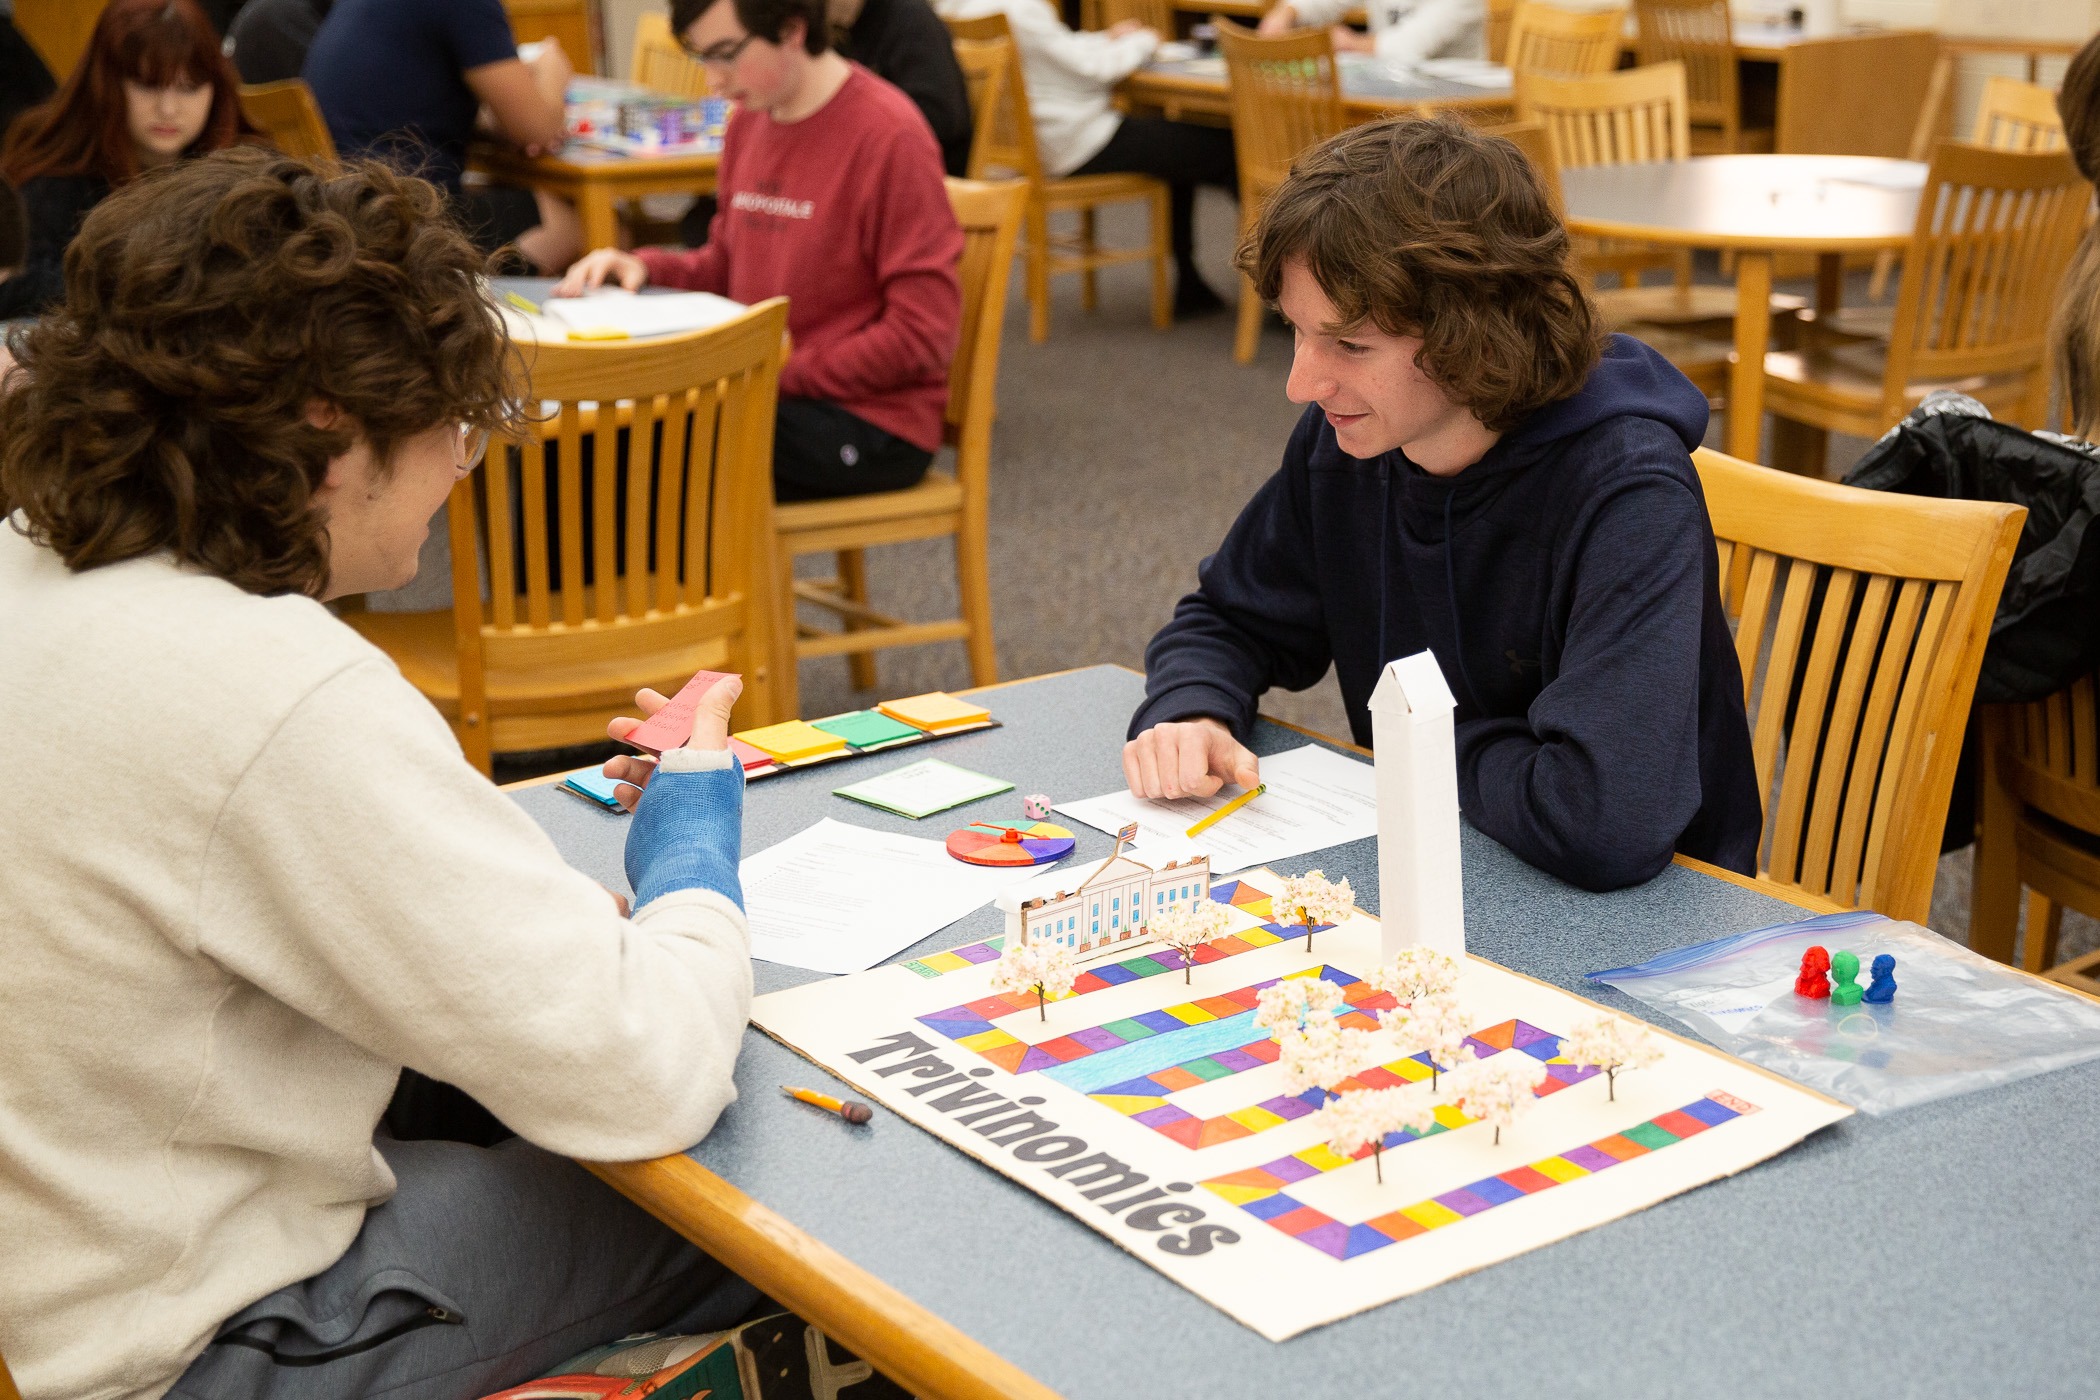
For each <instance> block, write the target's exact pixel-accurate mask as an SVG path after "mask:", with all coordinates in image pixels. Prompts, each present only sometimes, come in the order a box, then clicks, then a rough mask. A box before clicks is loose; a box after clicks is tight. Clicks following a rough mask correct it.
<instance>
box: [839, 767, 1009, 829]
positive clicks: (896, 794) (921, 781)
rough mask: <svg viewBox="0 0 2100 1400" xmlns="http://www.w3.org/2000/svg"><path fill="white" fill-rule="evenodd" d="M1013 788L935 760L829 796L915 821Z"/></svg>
mask: <svg viewBox="0 0 2100 1400" xmlns="http://www.w3.org/2000/svg"><path fill="white" fill-rule="evenodd" d="M1013 786H1014V785H1013V784H1012V783H1007V782H1001V781H1000V780H999V779H997V778H988V777H986V776H985V775H984V774H982V773H972V772H971V771H970V770H969V769H967V768H958V767H956V766H955V765H954V764H952V763H943V762H942V761H941V760H939V759H937V758H922V759H920V760H919V761H918V762H917V763H907V764H905V765H904V766H903V767H902V768H893V769H891V770H890V771H889V772H887V773H883V774H881V775H879V776H877V777H873V778H868V779H866V780H864V781H862V782H858V783H855V784H853V785H852V786H851V787H842V788H833V789H832V794H833V795H834V796H837V797H847V798H851V799H852V800H853V801H855V802H865V803H867V804H868V805H869V806H870V807H880V808H882V810H883V811H885V812H895V813H896V814H897V815H898V816H900V817H910V818H911V819H912V820H913V821H917V820H918V819H919V818H920V817H925V816H931V815H932V814H933V813H935V812H945V811H947V810H948V809H949V808H950V807H960V806H961V805H962V804H963V803H965V802H975V801H976V800H977V799H978V798H980V797H990V796H992V795H993V794H995V793H1001V792H1012V791H1013Z"/></svg>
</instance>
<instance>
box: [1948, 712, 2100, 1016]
mask: <svg viewBox="0 0 2100 1400" xmlns="http://www.w3.org/2000/svg"><path fill="white" fill-rule="evenodd" d="M2095 681H2096V677H2094V676H2091V675H2088V676H2083V677H2081V678H2080V679H2079V680H2077V681H2075V682H2073V683H2072V684H2071V685H2070V686H2069V687H2068V688H2066V689H2064V690H2060V691H2058V692H2057V693H2056V694H2054V695H2051V696H2049V697H2048V698H2046V699H2043V700H2038V701H2035V702H2034V703H2033V704H2028V705H1986V706H1984V707H1983V709H1982V711H1981V714H1982V718H1983V725H1982V728H1983V773H1982V784H1981V786H1980V788H1979V790H1978V793H1977V804H1976V805H1977V816H1978V820H1977V827H1976V857H1975V861H1976V864H1975V882H1974V884H1973V885H1972V887H1971V891H1970V903H1969V946H1970V947H1971V948H1973V949H1974V950H1976V951H1977V952H1979V953H1982V954H1984V955H1985V956H1987V957H1993V958H1997V959H1998V960H1999V961H2001V962H2011V961H2012V956H2013V937H2014V934H2015V932H2016V930H2017V927H2018V923H2019V914H2020V897H2021V893H2022V891H2023V890H2024V891H2025V893H2026V900H2027V938H2026V940H2025V942H2024V944H2023V945H2022V947H2021V950H2020V965H2021V966H2023V967H2025V968H2026V969H2027V970H2028V971H2029V972H2036V973H2041V974H2043V975H2044V976H2048V977H2052V978H2055V979H2056V980H2058V981H2060V982H2065V983H2068V984H2070V985H2071V986H2074V987H2078V988H2081V989H2082V990H2085V991H2088V992H2096V993H2100V953H2088V954H2086V955H2085V956H2084V957H2080V958H2075V959H2073V960H2072V961H2070V962H2068V963H2064V964H2062V965H2060V966H2059V965H2058V964H2057V943H2058V937H2059V935H2060V934H2061V933H2062V931H2063V911H2064V909H2065V908H2066V907H2069V908H2072V909H2076V910H2078V911H2079V912H2080V913H2083V914H2088V915H2091V916H2093V917H2096V918H2100V686H2096V684H2095Z"/></svg>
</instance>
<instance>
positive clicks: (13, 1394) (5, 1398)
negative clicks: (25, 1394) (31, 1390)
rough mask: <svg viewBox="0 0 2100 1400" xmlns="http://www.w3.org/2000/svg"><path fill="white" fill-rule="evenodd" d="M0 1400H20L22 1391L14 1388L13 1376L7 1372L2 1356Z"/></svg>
mask: <svg viewBox="0 0 2100 1400" xmlns="http://www.w3.org/2000/svg"><path fill="white" fill-rule="evenodd" d="M0 1400H22V1392H21V1391H19V1390H17V1389H16V1388H15V1378H14V1377H13V1376H11V1375H9V1374H8V1373H7V1360H6V1358H4V1357H0Z"/></svg>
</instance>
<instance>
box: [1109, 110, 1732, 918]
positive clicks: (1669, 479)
mask: <svg viewBox="0 0 2100 1400" xmlns="http://www.w3.org/2000/svg"><path fill="white" fill-rule="evenodd" d="M1240 258H1241V266H1242V268H1243V269H1244V270H1245V271H1246V272H1247V273H1248V275H1249V276H1250V277H1252V278H1253V280H1254V283H1255V285H1256V287H1257V288H1258V289H1259V290H1260V292H1261V295H1262V296H1263V297H1264V298H1265V299H1267V300H1269V301H1271V302H1273V303H1275V304H1276V305H1277V306H1278V307H1279V309H1280V310H1281V311H1282V313H1283V315H1284V318H1285V319H1286V320H1287V321H1289V322H1290V324H1291V326H1292V328H1293V333H1294V335H1295V338H1296V342H1297V344H1296V350H1295V357H1294V359H1293V361H1292V365H1291V377H1290V382H1289V385H1288V388H1287V392H1288V393H1289V395H1290V397H1291V400H1292V401H1293V402H1295V403H1303V404H1306V405H1307V408H1306V412H1305V416H1304V417H1303V418H1301V419H1300V420H1299V423H1298V427H1297V430H1296V431H1295V432H1293V433H1292V435H1291V440H1290V443H1289V445H1288V446H1287V447H1285V449H1284V454H1283V467H1282V470H1280V471H1278V472H1277V473H1276V475H1275V476H1273V477H1271V478H1270V479H1269V481H1268V483H1267V484H1266V485H1264V486H1263V487H1262V488H1261V490H1260V491H1258V492H1257V493H1256V494H1255V496H1254V499H1253V500H1252V501H1250V502H1249V503H1248V505H1247V508H1246V509H1245V510H1244V511H1242V512H1241V514H1240V518H1239V520H1238V521H1237V522H1236V523H1235V524H1234V525H1233V527H1232V530H1231V532H1230V533H1229V534H1227V535H1226V537H1225V542H1224V544H1222V545H1221V546H1220V547H1219V549H1218V552H1217V553H1216V554H1214V555H1212V556H1211V557H1210V558H1208V559H1206V560H1205V561H1204V562H1203V564H1202V566H1201V568H1200V570H1199V571H1198V579H1199V584H1198V587H1197V589H1196V591H1195V592H1194V593H1191V594H1189V595H1188V596H1187V597H1185V598H1183V599H1182V600H1181V604H1180V606H1179V607H1178V608H1176V610H1175V613H1174V619H1173V621H1171V622H1169V623H1168V624H1167V626H1166V627H1165V628H1163V629H1162V630H1161V631H1160V633H1159V635H1158V636H1156V637H1154V638H1153V639H1152V644H1151V646H1150V647H1149V648H1147V650H1146V653H1145V665H1146V681H1145V691H1146V696H1145V703H1144V704H1143V705H1142V706H1141V707H1139V709H1138V712H1137V714H1136V715H1135V716H1134V717H1133V718H1132V719H1131V722H1130V742H1129V743H1128V744H1127V745H1125V747H1124V753H1123V767H1124V772H1125V774H1126V775H1127V777H1128V779H1129V782H1130V789H1131V791H1132V792H1134V793H1136V794H1137V795H1139V796H1141V797H1167V798H1173V797H1180V796H1191V795H1193V796H1204V795H1208V794H1209V793H1212V792H1215V791H1217V790H1218V788H1219V787H1221V786H1222V785H1223V784H1224V783H1225V782H1227V781H1231V782H1236V783H1239V784H1241V785H1243V786H1248V785H1252V784H1253V783H1255V782H1256V781H1258V780H1259V772H1258V765H1257V763H1256V761H1255V757H1254V755H1253V754H1252V753H1250V752H1249V751H1248V750H1247V748H1246V747H1245V745H1244V744H1243V743H1242V742H1241V737H1242V736H1244V735H1245V734H1246V732H1247V729H1248V727H1249V726H1250V725H1251V724H1252V723H1253V721H1254V715H1255V706H1256V704H1257V702H1258V701H1259V700H1260V698H1261V694H1262V692H1263V691H1265V690H1267V689H1268V688H1269V687H1271V686H1282V687H1284V688H1285V689H1288V690H1303V689H1305V688H1306V687H1307V686H1310V685H1312V684H1314V683H1315V682H1317V681H1318V680H1320V679H1321V677H1323V676H1324V675H1326V673H1327V668H1328V666H1329V665H1330V664H1331V665H1333V666H1334V668H1335V670H1336V673H1337V675H1338V678H1339V680H1340V683H1341V689H1342V698H1343V701H1344V703H1345V704H1346V705H1347V706H1348V711H1349V724H1350V729H1351V730H1352V732H1353V733H1354V734H1355V736H1356V740H1357V742H1358V743H1362V744H1369V743H1370V741H1371V724H1370V716H1369V714H1368V712H1367V710H1366V709H1365V702H1366V700H1367V699H1368V698H1369V696H1370V693H1371V689H1372V687H1373V686H1374V685H1375V684H1376V682H1377V679H1378V675H1379V672H1380V670H1381V669H1382V668H1383V666H1384V664H1385V663H1386V662H1387V661H1390V660H1393V659H1394V658H1396V657H1401V656H1408V655H1412V654H1413V653H1415V652H1419V651H1421V650H1423V649H1424V648H1427V649H1429V650H1430V651H1433V652H1434V653H1435V654H1436V658H1437V661H1438V663H1439V665H1440V666H1441V667H1442V668H1443V672H1444V676H1445V678H1446V679H1447V680H1448V681H1449V682H1450V685H1451V690H1452V693H1453V694H1454V695H1455V696H1456V697H1457V699H1458V712H1457V716H1456V729H1457V745H1458V791H1459V805H1460V807H1461V808H1463V809H1464V811H1465V814H1466V817H1467V819H1468V820H1469V821H1471V822H1472V823H1473V825H1474V826H1476V827H1478V828H1479V829H1480V830H1481V831H1484V832H1486V833H1487V834H1488V835H1490V836H1492V837H1494V838H1495V839H1496V840H1498V841H1500V842H1502V843H1503V844H1504V845H1506V846H1508V847H1509V848H1510V849H1511V850H1513V851H1515V852H1516V853H1517V854H1518V855H1520V856H1522V857H1523V858H1524V859H1525V860H1527V861H1529V862H1531V863H1532V864H1533V865H1536V866H1538V867H1540V868H1541V869H1543V870H1546V871H1548V872H1550V873H1552V874H1554V875H1557V876H1559V877H1560V878H1561V879H1563V880H1567V881H1569V882H1571V883H1573V884H1577V885H1580V886H1582V887H1584V888H1585V889H1592V890H1606V889H1616V888H1619V887H1621V886H1625V885H1631V884H1636V883H1638V882H1640V881H1643V880H1647V879H1649V878H1650V877H1652V876H1654V875H1655V874H1656V873H1658V872H1659V871H1660V870H1661V869H1662V868H1663V867H1664V866H1665V865H1666V864H1668V863H1669V860H1670V855H1671V852H1672V851H1682V852H1684V853H1685V854H1687V855H1691V856H1697V857H1700V858H1702V859H1705V860H1709V861H1712V862H1714V863H1715V864H1717V865H1721V866H1724V867H1726V868H1728V869H1731V870H1737V871H1743V872H1746V873H1747V872H1749V871H1751V870H1752V868H1753V866H1754V862H1755V860H1756V856H1757V846H1758V839H1759V834H1760V832H1761V829H1762V825H1763V809H1762V805H1761V803H1760V801H1759V797H1758V792H1757V782H1756V776H1755V771H1754V768H1753V765H1752V761H1751V753H1750V734H1749V727H1748V725H1747V723H1746V722H1745V720H1744V713H1743V682H1742V674H1741V671H1740V669H1739V667H1738V666H1737V664H1736V657H1735V648H1734V643H1733V641H1732V639H1731V637H1730V634H1729V630H1728V623H1727V619H1726V617H1725V615H1724V614H1723V613H1722V610H1721V600H1720V593H1719V588H1718V580H1717V577H1716V574H1717V566H1716V559H1715V549H1714V537H1713V527H1712V525H1711V523H1710V522H1709V521H1708V519H1707V514H1706V502H1705V498H1704V496H1703V495H1702V494H1701V493H1700V489H1699V477H1698V474H1697V472H1696V471H1695V470H1694V469H1693V466H1692V462H1691V456H1690V452H1691V449H1692V448H1693V447H1696V446H1697V445H1698V443H1699V440H1700V438H1701V436H1702V435H1703V434H1704V433H1705V431H1706V417H1707V408H1706V400H1705V398H1704V397H1703V396H1701V394H1700V393H1699V391H1698V390H1696V389H1694V388H1693V387H1692V386H1691V384H1690V383H1689V382H1688V381H1686V379H1685V378H1684V376H1683V375H1681V374H1679V373H1678V372H1677V371H1676V370H1675V369H1674V368H1672V367H1671V365H1670V364H1669V363H1668V362H1667V361H1666V360H1664V359H1663V358H1662V357H1661V356H1660V355H1658V354H1656V353H1655V352H1654V351H1653V350H1650V349H1649V348H1648V347H1647V346H1645V345H1642V344H1641V343H1640V342H1638V341H1635V340H1631V339H1628V338H1627V337H1625V336H1607V335H1606V334H1605V333H1604V332H1603V331H1602V329H1601V328H1600V327H1599V325H1598V322H1597V319H1596V316H1595V312H1594V311H1593V309H1592V307H1591V305H1590V302H1589V298H1588V296H1587V294H1586V293H1585V291H1584V289H1583V286H1582V283H1581V281H1580V280H1579V278H1578V277H1577V275H1576V274H1575V273H1574V272H1573V271H1572V270H1571V269H1570V267H1569V265H1568V238H1567V232H1566V230H1565V229H1564V228H1563V227H1562V225H1561V223H1560V221H1559V219H1558V218H1557V217H1556V216H1555V214H1554V213H1553V210H1552V206H1551V204H1550V203H1549V202H1548V200H1547V198H1546V196H1545V193H1544V191H1543V190H1542V189H1541V188H1540V185H1539V182H1538V179H1537V176H1536V175H1535V174H1534V173H1533V171H1532V170H1531V167H1530V166H1529V165H1528V164H1527V163H1526V162H1525V160H1524V157H1523V155H1522V154H1521V153H1519V152H1518V150H1517V148H1516V147H1515V146H1513V145H1511V144H1510V143H1508V142H1507V141H1504V140H1501V139H1500V138H1498V137H1492V136H1487V135H1483V134H1481V133H1479V132H1476V131H1474V130H1472V129H1471V128H1469V127H1467V126H1465V125H1463V124H1461V123H1459V122H1456V121H1452V120H1442V121H1419V120H1397V121H1391V122H1382V123H1378V124H1374V125H1371V126H1362V127H1357V128H1355V129H1353V130H1351V131H1348V132H1345V133H1343V134H1342V135H1340V136H1337V137H1335V138H1334V139H1333V140H1331V141H1328V142H1327V143H1326V144H1325V145H1324V146H1321V147H1319V148H1318V149H1316V150H1314V151H1312V152H1310V153H1308V154H1307V155H1306V156H1304V157H1302V158H1301V159H1300V160H1299V161H1298V163H1297V164H1296V165H1295V166H1294V167H1293V168H1292V171H1291V175H1290V178H1289V179H1288V180H1287V181H1286V182H1285V184H1284V185H1283V186H1282V188H1281V189H1279V190H1278V191H1277V193H1276V194H1275V196H1274V197H1273V198H1271V199H1270V201H1269V203H1268V205H1267V207H1266V208H1265V209H1264V210H1263V211H1262V215H1261V219H1260V222H1259V225H1258V226H1257V227H1256V229H1255V231H1254V233H1253V235H1252V237H1250V238H1249V240H1248V242H1247V245H1246V246H1245V247H1244V248H1243V249H1242V250H1241V254H1240Z"/></svg>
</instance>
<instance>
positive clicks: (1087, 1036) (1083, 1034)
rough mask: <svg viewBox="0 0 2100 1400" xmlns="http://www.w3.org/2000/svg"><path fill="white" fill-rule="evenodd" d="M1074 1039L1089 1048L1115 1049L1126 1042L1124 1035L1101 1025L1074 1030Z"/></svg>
mask: <svg viewBox="0 0 2100 1400" xmlns="http://www.w3.org/2000/svg"><path fill="white" fill-rule="evenodd" d="M1072 1039H1073V1040H1075V1041H1077V1042H1078V1043H1079V1044H1081V1045H1084V1046H1085V1047H1086V1048H1087V1049H1089V1050H1113V1049H1115V1048H1116V1047H1117V1046H1118V1045H1122V1044H1124V1043H1125V1042H1124V1040H1123V1037H1122V1036H1120V1035H1117V1034H1116V1033H1115V1032H1114V1031H1112V1030H1108V1029H1106V1028H1104V1027H1101V1026H1088V1027H1087V1028H1086V1029H1085V1030H1083V1031H1073V1032H1072Z"/></svg>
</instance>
